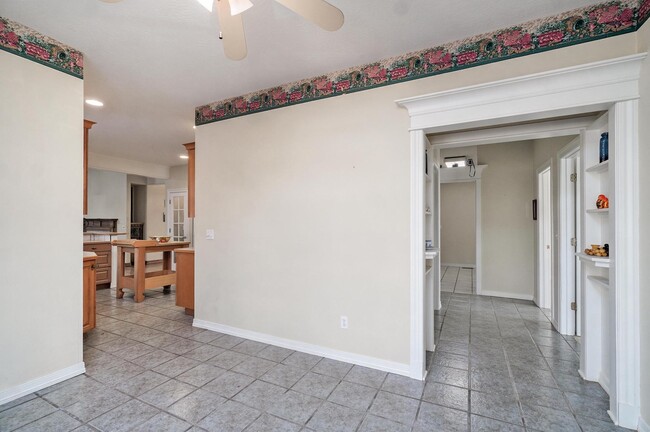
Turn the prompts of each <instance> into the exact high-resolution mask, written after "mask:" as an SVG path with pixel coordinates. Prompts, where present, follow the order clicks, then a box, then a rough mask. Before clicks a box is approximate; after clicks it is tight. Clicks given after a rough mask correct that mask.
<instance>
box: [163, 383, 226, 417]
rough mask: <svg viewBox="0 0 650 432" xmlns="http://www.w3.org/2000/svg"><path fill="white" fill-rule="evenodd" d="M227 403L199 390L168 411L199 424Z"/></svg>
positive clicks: (221, 398)
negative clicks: (218, 407)
mask: <svg viewBox="0 0 650 432" xmlns="http://www.w3.org/2000/svg"><path fill="white" fill-rule="evenodd" d="M225 401H226V399H225V398H223V397H221V396H219V395H216V394H214V393H211V392H209V391H206V390H202V389H198V390H196V391H195V392H193V393H190V394H189V395H187V396H185V397H184V398H183V399H181V400H179V401H178V402H176V403H175V404H173V405H172V406H170V407H169V408H168V409H167V411H169V412H170V413H172V414H174V415H175V416H177V417H180V418H182V419H183V420H186V421H188V422H190V423H198V422H199V421H200V420H201V419H203V418H204V417H205V416H207V415H208V414H210V413H211V412H212V411H214V410H215V409H216V408H217V406H219V405H221V404H222V403H224V402H225Z"/></svg>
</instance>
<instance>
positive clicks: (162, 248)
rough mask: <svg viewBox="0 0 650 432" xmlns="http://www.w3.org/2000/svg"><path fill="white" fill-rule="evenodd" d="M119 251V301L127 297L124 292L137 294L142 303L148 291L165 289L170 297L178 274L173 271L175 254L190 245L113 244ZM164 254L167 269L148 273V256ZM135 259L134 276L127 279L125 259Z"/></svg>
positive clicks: (126, 241) (136, 242)
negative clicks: (126, 257) (126, 256)
mask: <svg viewBox="0 0 650 432" xmlns="http://www.w3.org/2000/svg"><path fill="white" fill-rule="evenodd" d="M112 244H113V246H115V247H116V248H117V290H116V292H115V296H116V297H117V298H122V297H124V288H127V289H131V290H133V293H134V297H133V299H134V301H135V302H136V303H140V302H141V301H143V300H144V291H145V290H148V289H152V288H158V287H161V286H162V287H164V292H166V293H168V292H169V290H170V288H171V286H172V285H173V284H175V283H176V272H175V271H173V270H172V251H174V250H175V249H179V248H186V247H188V246H189V245H190V242H167V243H159V242H157V241H155V240H132V239H131V240H113V242H112ZM155 252H162V253H163V263H162V265H163V269H162V270H160V271H152V272H148V273H147V271H146V269H145V266H146V256H147V254H148V253H155ZM127 253H131V254H133V255H134V261H133V275H132V276H127V275H126V274H125V272H124V255H125V254H127Z"/></svg>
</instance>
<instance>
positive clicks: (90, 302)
mask: <svg viewBox="0 0 650 432" xmlns="http://www.w3.org/2000/svg"><path fill="white" fill-rule="evenodd" d="M96 262H97V256H96V255H95V254H94V253H92V252H84V257H83V332H84V333H86V332H87V331H89V330H92V329H94V328H95V320H96V319H95V263H96Z"/></svg>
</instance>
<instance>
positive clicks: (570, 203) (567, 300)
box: [554, 137, 582, 336]
mask: <svg viewBox="0 0 650 432" xmlns="http://www.w3.org/2000/svg"><path fill="white" fill-rule="evenodd" d="M558 159H559V161H560V163H559V166H560V172H559V175H560V179H559V200H560V202H559V222H560V225H559V233H558V240H557V248H556V250H557V251H558V260H559V265H558V288H557V289H556V293H557V294H558V295H557V296H556V300H555V302H554V305H555V309H556V310H557V312H558V313H557V317H556V320H557V326H556V328H557V331H558V332H560V333H561V334H563V335H577V336H580V329H579V327H580V320H578V319H577V318H578V316H580V308H581V302H580V298H579V297H580V277H579V275H580V265H581V264H580V260H579V259H577V258H576V256H575V252H576V246H573V245H572V244H571V239H572V238H575V239H576V241H575V244H576V245H581V244H582V241H581V239H580V217H579V215H580V214H581V205H580V203H581V199H580V183H579V182H580V181H581V178H580V177H581V176H580V175H577V177H576V182H575V185H574V186H569V185H570V183H571V174H573V173H575V174H578V169H579V168H580V137H577V138H576V139H574V140H573V141H571V142H570V143H569V144H567V145H566V146H564V147H563V148H562V149H560V151H559V152H558ZM572 226H573V228H571V227H572ZM571 231H573V232H571ZM573 302H575V303H576V306H577V310H576V311H573V310H572V309H571V303H573Z"/></svg>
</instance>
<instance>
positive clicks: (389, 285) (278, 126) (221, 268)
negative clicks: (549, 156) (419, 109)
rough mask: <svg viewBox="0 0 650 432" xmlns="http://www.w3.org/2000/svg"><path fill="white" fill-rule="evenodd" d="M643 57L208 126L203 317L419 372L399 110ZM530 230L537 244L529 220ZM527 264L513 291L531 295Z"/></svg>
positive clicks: (457, 75) (430, 85)
mask: <svg viewBox="0 0 650 432" xmlns="http://www.w3.org/2000/svg"><path fill="white" fill-rule="evenodd" d="M635 52H636V36H634V34H629V35H623V36H618V37H615V38H607V39H603V40H600V41H596V42H591V43H588V44H582V45H579V46H574V47H569V48H564V49H562V50H557V51H549V52H546V53H541V54H536V55H533V56H527V57H521V58H517V59H512V60H508V61H504V62H499V63H494V64H490V65H485V66H481V67H477V68H472V69H467V70H464V71H458V72H454V73H450V74H443V75H440V76H436V77H430V78H426V79H421V80H415V81H410V82H406V83H402V84H396V85H391V86H387V87H381V88H378V89H374V90H369V91H364V92H359V93H353V94H348V95H344V96H339V97H335V98H330V99H324V100H319V101H315V102H311V103H307V104H302V105H297V106H292V107H286V108H282V109H278V110H272V111H267V112H262V113H257V114H254V115H249V116H244V117H239V118H234V119H230V120H227V121H222V122H217V123H212V124H209V125H204V126H200V127H198V128H197V130H196V143H197V144H196V145H197V150H196V152H197V177H196V181H197V185H196V187H197V189H196V193H197V201H196V206H197V217H196V221H195V227H196V233H197V235H196V236H195V240H196V251H197V258H196V259H197V261H196V303H197V305H196V318H197V319H198V320H204V321H208V322H212V323H217V324H223V325H229V326H232V327H236V328H239V329H245V330H249V331H255V332H259V333H265V334H268V335H273V336H276V337H282V338H286V339H291V340H296V341H301V342H306V343H310V344H313V345H318V346H322V347H326V348H330V349H336V350H340V351H345V352H349V353H352V354H362V355H366V356H370V357H374V358H377V359H381V360H386V361H392V362H397V363H400V364H406V363H408V362H409V338H410V334H409V321H410V306H409V305H410V289H409V284H410V282H409V269H410V262H409V241H410V238H409V236H410V226H409V224H410V219H409V213H410V206H409V193H410V190H409V134H408V127H409V119H408V115H407V113H406V111H405V110H403V109H400V108H398V107H397V106H396V104H395V102H394V101H395V100H396V99H401V98H406V97H410V96H416V95H421V94H426V93H432V92H437V91H442V90H447V89H453V88H458V87H462V86H467V85H472V84H479V83H485V82H490V81H495V80H500V79H505V78H509V77H516V76H520V75H525V74H531V73H535V72H540V71H545V70H552V69H557V68H561V67H567V66H572V65H578V64H582V63H587V62H592V61H597V60H602V59H607V58H613V57H619V56H623V55H627V54H633V53H635ZM206 102H208V101H206ZM529 153H531V154H530V157H531V160H532V150H529ZM529 167H531V168H529V171H528V175H527V183H528V196H527V197H526V200H524V201H522V202H521V204H520V205H521V207H518V211H519V212H520V213H525V211H526V209H528V211H529V209H530V199H532V186H531V176H530V169H532V163H529ZM494 171H496V170H494ZM489 172H492V167H490V168H489V169H488V171H486V173H489ZM526 225H527V226H526ZM208 228H212V229H214V230H215V240H214V241H210V240H205V238H204V237H205V236H204V233H205V230H206V229H208ZM520 229H522V230H524V229H527V230H528V231H527V232H529V243H530V242H532V239H533V237H532V220H530V216H528V223H527V224H526V223H525V222H522V227H521V228H520ZM484 247H485V248H488V247H492V248H494V247H495V245H494V244H489V243H487V242H486V243H484ZM527 250H528V253H529V254H531V253H532V243H531V244H529V245H528V249H527ZM487 253H492V250H488V249H484V256H486V254H487ZM527 262H528V266H527V271H528V275H529V276H528V277H527V278H522V277H518V278H516V280H511V281H509V284H511V285H513V288H512V289H513V290H514V291H515V292H517V293H520V294H522V295H531V294H532V282H533V277H532V264H533V262H532V257H529V259H528V260H527ZM490 276H491V277H492V280H493V281H494V280H496V277H494V276H495V275H490ZM520 282H521V283H520ZM497 288H499V289H503V288H502V285H500V286H498V287H497ZM340 315H347V316H348V317H349V320H350V328H349V329H348V330H341V329H340V328H339V317H340Z"/></svg>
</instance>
